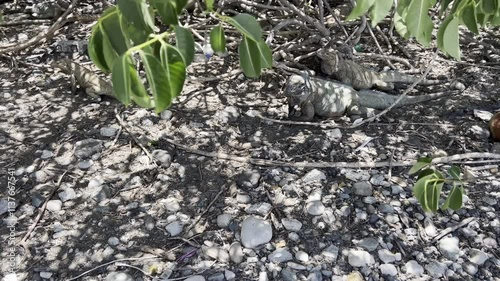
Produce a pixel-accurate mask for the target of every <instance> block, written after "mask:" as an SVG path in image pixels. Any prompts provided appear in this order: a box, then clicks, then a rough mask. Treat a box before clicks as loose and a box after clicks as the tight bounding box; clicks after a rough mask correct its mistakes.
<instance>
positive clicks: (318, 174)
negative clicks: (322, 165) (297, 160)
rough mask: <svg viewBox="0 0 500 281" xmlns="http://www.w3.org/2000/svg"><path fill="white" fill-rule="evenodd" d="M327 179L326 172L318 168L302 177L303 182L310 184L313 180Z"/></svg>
mask: <svg viewBox="0 0 500 281" xmlns="http://www.w3.org/2000/svg"><path fill="white" fill-rule="evenodd" d="M325 179H326V175H325V173H323V172H322V171H320V170H318V169H313V170H311V171H309V172H308V173H307V174H305V176H304V177H302V183H304V184H308V183H312V182H317V181H322V180H325Z"/></svg>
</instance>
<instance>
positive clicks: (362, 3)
mask: <svg viewBox="0 0 500 281" xmlns="http://www.w3.org/2000/svg"><path fill="white" fill-rule="evenodd" d="M375 1H376V0H358V1H357V2H356V6H354V9H352V11H351V13H350V14H349V16H347V19H346V20H347V21H350V20H353V19H357V18H359V17H360V16H362V15H364V14H365V13H366V12H367V11H368V10H369V9H370V8H371V7H372V6H373V5H374V4H375Z"/></svg>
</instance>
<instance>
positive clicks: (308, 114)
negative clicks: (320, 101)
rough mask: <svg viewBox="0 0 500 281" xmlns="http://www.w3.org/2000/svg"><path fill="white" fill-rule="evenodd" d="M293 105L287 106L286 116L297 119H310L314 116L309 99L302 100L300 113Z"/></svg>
mask: <svg viewBox="0 0 500 281" xmlns="http://www.w3.org/2000/svg"><path fill="white" fill-rule="evenodd" d="M297 113H298V112H297V109H296V108H295V107H293V106H289V107H288V117H289V118H290V119H292V120H297V121H311V120H312V119H313V118H314V106H313V104H312V103H311V102H310V101H307V102H304V103H303V104H302V106H301V108H300V114H297Z"/></svg>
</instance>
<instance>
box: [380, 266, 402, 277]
mask: <svg viewBox="0 0 500 281" xmlns="http://www.w3.org/2000/svg"><path fill="white" fill-rule="evenodd" d="M379 270H380V273H382V275H388V276H396V275H397V274H398V269H397V268H396V267H395V266H394V265H393V264H381V265H380V266H379Z"/></svg>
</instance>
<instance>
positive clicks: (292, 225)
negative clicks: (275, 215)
mask: <svg viewBox="0 0 500 281" xmlns="http://www.w3.org/2000/svg"><path fill="white" fill-rule="evenodd" d="M281 223H282V224H283V227H284V228H285V229H286V230H289V231H299V230H300V229H301V228H302V223H301V222H300V221H298V220H296V219H289V218H283V219H281Z"/></svg>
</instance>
